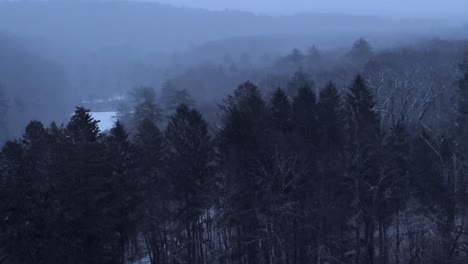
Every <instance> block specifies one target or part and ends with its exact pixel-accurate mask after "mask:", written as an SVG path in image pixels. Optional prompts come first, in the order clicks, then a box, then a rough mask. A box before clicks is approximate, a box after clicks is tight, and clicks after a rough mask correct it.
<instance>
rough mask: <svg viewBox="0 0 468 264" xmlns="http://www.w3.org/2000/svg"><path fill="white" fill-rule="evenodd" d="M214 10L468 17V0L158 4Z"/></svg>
mask: <svg viewBox="0 0 468 264" xmlns="http://www.w3.org/2000/svg"><path fill="white" fill-rule="evenodd" d="M159 2H162V3H167V4H172V5H178V6H188V7H200V8H204V9H211V10H224V9H235V10H243V11H252V12H256V13H269V14H291V13H297V12H304V11H307V12H334V13H353V14H356V13H357V14H373V15H378V14H383V15H387V16H398V17H402V16H403V17H447V16H448V15H450V14H454V15H457V16H460V15H463V14H466V15H468V0H159Z"/></svg>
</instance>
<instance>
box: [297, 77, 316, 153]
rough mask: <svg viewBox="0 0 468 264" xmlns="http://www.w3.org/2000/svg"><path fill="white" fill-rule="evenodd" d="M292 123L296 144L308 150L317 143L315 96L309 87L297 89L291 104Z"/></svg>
mask: <svg viewBox="0 0 468 264" xmlns="http://www.w3.org/2000/svg"><path fill="white" fill-rule="evenodd" d="M292 122H293V130H294V136H295V138H296V143H297V144H298V145H302V146H303V147H304V148H306V149H308V150H312V149H314V148H315V147H316V146H317V144H318V142H319V134H318V129H317V96H316V95H315V93H314V92H313V91H312V89H311V88H310V86H308V85H304V86H302V87H300V88H299V90H298V93H297V95H296V96H295V97H294V98H293V102H292Z"/></svg>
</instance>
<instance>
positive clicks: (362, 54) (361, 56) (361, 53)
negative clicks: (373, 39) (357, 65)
mask: <svg viewBox="0 0 468 264" xmlns="http://www.w3.org/2000/svg"><path fill="white" fill-rule="evenodd" d="M371 55H372V47H371V45H370V44H369V42H368V41H367V40H366V39H364V38H360V39H358V40H357V41H356V42H354V44H353V47H352V48H351V51H350V52H349V53H348V57H350V58H351V59H353V60H355V61H357V62H364V61H366V60H367V59H369V57H370V56H371Z"/></svg>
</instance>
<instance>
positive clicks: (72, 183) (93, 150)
mask: <svg viewBox="0 0 468 264" xmlns="http://www.w3.org/2000/svg"><path fill="white" fill-rule="evenodd" d="M65 133H66V135H67V137H68V143H67V144H66V145H65V148H66V155H67V157H68V159H67V161H66V165H65V168H66V170H67V171H66V172H64V174H65V175H64V177H65V178H66V182H63V185H64V186H61V188H63V189H62V190H63V191H64V197H63V198H62V203H64V205H63V206H64V212H63V213H64V214H65V216H66V217H65V221H66V222H65V228H66V229H65V230H64V232H65V233H64V234H63V235H64V236H65V237H67V238H68V239H69V241H70V242H69V243H67V245H69V248H68V249H67V251H66V254H68V256H69V258H72V259H75V260H79V261H83V262H86V263H109V262H112V256H113V254H112V252H110V247H109V246H108V243H109V242H110V241H111V235H112V232H111V230H109V226H107V224H106V222H107V219H106V211H107V209H108V208H106V206H107V205H108V200H107V199H108V197H109V195H110V193H109V192H110V190H109V188H108V186H107V182H108V179H109V177H110V174H111V168H110V166H109V165H108V163H107V161H106V159H105V157H106V155H105V148H104V145H103V143H102V137H101V136H100V135H99V127H98V121H96V120H94V119H93V118H92V117H91V114H90V111H89V110H88V109H85V108H82V107H78V108H77V109H76V111H75V114H74V115H73V116H72V117H71V119H70V122H69V123H68V125H67V127H66V132H65Z"/></svg>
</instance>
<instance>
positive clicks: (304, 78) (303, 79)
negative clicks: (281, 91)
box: [286, 71, 314, 97]
mask: <svg viewBox="0 0 468 264" xmlns="http://www.w3.org/2000/svg"><path fill="white" fill-rule="evenodd" d="M304 87H310V89H313V88H314V82H313V80H311V79H310V76H309V75H307V74H306V73H304V72H302V71H297V72H295V73H294V75H293V76H292V77H291V79H290V80H289V81H288V86H287V90H286V91H287V94H288V96H289V97H294V96H296V95H297V93H298V92H299V90H300V89H301V88H304Z"/></svg>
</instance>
